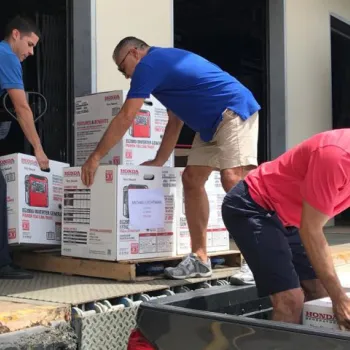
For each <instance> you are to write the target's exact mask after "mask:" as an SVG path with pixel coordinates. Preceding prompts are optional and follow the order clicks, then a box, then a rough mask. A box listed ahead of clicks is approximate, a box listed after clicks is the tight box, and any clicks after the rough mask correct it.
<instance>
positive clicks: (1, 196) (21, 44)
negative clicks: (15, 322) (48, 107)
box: [0, 17, 49, 279]
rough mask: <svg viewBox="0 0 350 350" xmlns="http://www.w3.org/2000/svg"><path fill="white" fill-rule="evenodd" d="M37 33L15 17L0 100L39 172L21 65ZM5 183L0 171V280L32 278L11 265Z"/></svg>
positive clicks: (40, 156) (3, 56) (42, 162)
mask: <svg viewBox="0 0 350 350" xmlns="http://www.w3.org/2000/svg"><path fill="white" fill-rule="evenodd" d="M39 36H40V34H39V31H38V29H37V28H36V26H35V24H34V23H32V22H31V21H30V20H28V19H25V18H21V17H15V18H14V19H13V20H12V21H11V22H10V23H9V24H8V25H7V28H6V31H5V40H3V41H1V42H0V97H1V96H3V95H4V94H5V92H7V93H8V94H9V97H10V98H11V101H12V103H13V106H14V108H15V111H16V115H17V120H18V122H19V124H20V126H21V128H22V130H23V132H24V134H25V136H26V137H27V139H28V141H29V142H30V143H31V145H32V146H33V149H34V153H35V156H36V159H37V161H38V163H39V166H40V167H41V168H42V169H47V168H48V167H49V160H48V159H47V157H46V155H45V153H44V151H43V148H42V146H41V142H40V138H39V135H38V133H37V131H36V128H35V124H34V118H33V113H32V110H31V109H30V106H29V105H28V102H27V99H26V95H25V91H24V86H23V78H22V66H21V62H22V61H24V60H25V59H26V58H27V57H29V56H32V55H33V54H34V47H35V46H36V44H37V43H38V41H39ZM6 196H7V194H6V181H5V179H4V177H3V175H2V174H1V172H0V279H1V278H2V279H4V278H7V279H23V278H31V277H32V275H31V274H29V273H28V272H26V271H23V270H21V269H19V268H17V267H14V266H12V264H11V259H10V254H9V249H8V240H7V203H6V200H7V198H6Z"/></svg>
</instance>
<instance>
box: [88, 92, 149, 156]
mask: <svg viewBox="0 0 350 350" xmlns="http://www.w3.org/2000/svg"><path fill="white" fill-rule="evenodd" d="M143 101H144V99H143V98H132V99H128V100H126V101H125V103H124V105H123V107H122V109H121V110H120V111H119V113H118V115H117V116H115V117H114V119H113V120H112V121H111V123H110V124H109V126H108V128H107V130H106V131H105V133H104V135H103V137H102V139H101V141H100V142H99V144H98V145H97V147H96V149H95V151H94V152H93V153H92V155H91V157H92V158H94V159H96V160H98V161H99V160H100V159H102V158H103V157H104V156H105V155H106V154H107V153H108V152H109V151H110V150H111V148H112V147H114V146H115V145H116V144H117V143H118V142H119V141H120V140H121V139H122V138H123V136H124V135H125V133H126V132H127V131H128V129H129V128H130V126H131V124H132V122H133V120H134V118H135V117H136V114H137V112H138V111H139V110H140V108H141V107H142V105H143Z"/></svg>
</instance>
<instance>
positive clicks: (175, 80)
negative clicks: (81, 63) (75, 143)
mask: <svg viewBox="0 0 350 350" xmlns="http://www.w3.org/2000/svg"><path fill="white" fill-rule="evenodd" d="M113 59H114V62H115V63H116V65H117V66H118V69H119V71H120V72H121V73H123V74H124V76H125V77H126V78H131V86H130V90H129V93H128V96H127V100H126V101H125V103H124V105H123V107H122V109H121V110H120V112H119V113H118V115H117V116H116V117H115V118H114V119H113V120H112V122H111V123H110V125H109V127H108V129H107V131H106V133H105V134H104V136H103V138H102V140H101V141H100V143H99V145H98V146H97V148H96V150H95V151H94V152H93V153H92V154H91V155H90V157H89V158H88V160H87V161H86V163H85V164H84V166H83V168H82V181H83V182H84V183H85V184H86V185H88V186H89V185H91V184H92V182H93V178H94V174H95V171H96V169H97V167H98V165H99V162H100V160H101V158H102V157H104V156H105V155H106V154H107V153H108V151H109V150H110V149H111V148H112V147H113V146H114V145H115V144H116V143H118V142H119V141H120V140H121V138H122V137H123V136H124V134H125V133H126V132H127V130H128V128H129V127H130V125H131V124H132V121H133V119H134V118H135V116H136V114H137V112H138V111H139V109H140V108H141V107H142V104H143V102H144V99H145V98H148V97H149V96H150V94H152V95H153V96H154V97H156V98H157V99H158V100H159V101H160V102H161V103H162V104H163V105H164V106H165V107H166V108H167V109H168V114H169V121H168V124H167V127H166V129H165V132H164V137H163V141H162V144H161V145H160V147H159V150H158V152H157V155H156V157H155V159H154V160H153V161H149V162H146V163H144V165H153V166H163V164H164V163H165V162H166V160H167V159H168V158H169V156H170V154H171V152H172V151H173V149H174V147H175V145H176V142H177V140H178V137H179V134H180V131H181V128H182V126H183V123H186V124H187V125H188V126H189V127H190V128H192V129H193V130H194V131H196V132H197V134H196V136H195V139H194V141H193V145H192V149H191V153H190V155H189V157H188V163H187V167H186V169H185V171H184V173H183V178H182V180H183V185H184V193H185V209H186V217H187V222H188V226H189V230H190V235H191V242H192V253H191V254H190V255H189V256H187V257H185V258H184V260H183V261H182V262H181V263H180V264H179V265H178V266H177V267H175V268H168V269H166V275H167V276H168V277H170V278H176V279H183V278H188V277H197V276H198V277H208V276H210V275H211V274H212V270H211V263H210V259H209V258H208V256H207V249H206V240H207V232H206V231H207V224H208V218H209V203H208V197H207V194H206V192H205V188H204V185H205V183H206V181H207V179H208V176H209V175H210V173H211V172H212V171H213V170H220V172H221V182H222V185H223V187H224V189H225V190H226V191H229V190H230V189H231V188H232V187H233V186H234V185H235V184H237V183H238V182H239V181H240V180H241V179H242V178H243V177H244V176H245V175H246V174H247V173H248V172H249V171H250V170H251V169H253V168H255V167H256V166H257V142H258V111H259V110H260V106H259V104H258V102H257V101H256V100H255V98H254V97H253V95H252V93H251V92H250V91H249V90H248V89H247V88H246V87H245V86H243V85H242V84H241V83H240V82H239V81H237V79H235V78H234V77H232V76H231V75H229V74H228V73H227V72H224V71H223V70H222V69H220V68H219V67H218V66H216V65H215V64H213V63H211V62H209V61H207V60H206V59H204V58H203V57H201V56H198V55H196V54H194V53H192V52H189V51H185V50H180V49H176V48H160V47H150V46H148V45H147V44H146V43H145V42H144V41H142V40H140V39H138V38H135V37H127V38H124V39H123V40H122V41H121V42H120V43H119V44H118V45H117V47H116V48H115V50H114V53H113Z"/></svg>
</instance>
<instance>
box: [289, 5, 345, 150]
mask: <svg viewBox="0 0 350 350" xmlns="http://www.w3.org/2000/svg"><path fill="white" fill-rule="evenodd" d="M331 14H332V15H333V14H334V15H335V16H336V17H338V18H343V19H344V20H346V21H348V22H349V23H350V0H285V30H286V36H285V45H286V52H285V53H286V123H287V125H286V130H287V131H286V143H287V145H286V146H287V149H288V148H290V147H292V146H294V145H295V144H297V143H299V142H301V141H302V140H304V139H306V138H308V137H310V136H311V135H313V134H315V133H318V132H321V131H324V130H328V129H331V128H332V85H331V83H332V82H331V42H330V15H331Z"/></svg>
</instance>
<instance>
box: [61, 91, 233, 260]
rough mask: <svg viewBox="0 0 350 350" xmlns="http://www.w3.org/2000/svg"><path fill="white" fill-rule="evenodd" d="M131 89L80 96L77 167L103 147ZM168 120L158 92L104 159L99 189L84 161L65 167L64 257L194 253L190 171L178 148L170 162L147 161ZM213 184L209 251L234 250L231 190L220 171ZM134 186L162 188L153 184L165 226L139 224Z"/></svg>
mask: <svg viewBox="0 0 350 350" xmlns="http://www.w3.org/2000/svg"><path fill="white" fill-rule="evenodd" d="M126 95H127V91H112V92H107V93H99V94H93V95H89V96H84V97H79V98H77V99H76V114H75V164H76V165H82V164H83V163H84V162H85V160H86V159H87V157H88V156H89V155H90V153H91V152H92V151H93V150H94V149H95V147H96V145H97V143H98V142H99V140H100V139H101V137H102V135H103V133H104V131H105V130H106V128H107V126H108V124H109V122H110V121H111V120H112V118H113V117H114V116H115V115H116V113H117V112H118V111H119V110H120V108H121V106H122V104H123V102H124V101H125V98H126ZM167 121H168V116H167V112H166V109H165V107H164V106H162V105H161V104H160V103H159V102H158V101H157V100H156V99H154V98H153V97H152V96H151V98H150V99H149V100H146V101H145V104H144V105H143V107H142V109H141V111H140V112H139V114H138V115H137V117H136V118H135V121H134V123H133V125H132V126H131V128H130V129H129V131H128V133H127V134H126V135H125V136H124V138H123V140H122V141H121V142H120V143H119V144H118V145H117V146H115V147H114V148H113V149H112V150H111V151H110V152H109V153H108V155H107V156H106V157H104V158H103V159H102V161H101V164H102V165H101V166H100V168H99V169H98V170H97V172H96V175H95V180H94V184H93V185H92V186H91V188H89V189H88V188H86V187H85V186H84V185H83V184H82V182H81V177H80V175H81V174H80V171H81V169H80V167H72V168H67V169H65V170H64V202H63V218H62V255H66V256H73V257H81V258H89V259H101V260H118V261H122V260H137V259H147V258H159V257H171V256H176V255H182V254H186V253H188V252H190V250H191V246H190V244H191V242H190V236H189V231H188V227H187V222H186V217H185V210H184V197H183V188H182V181H181V175H182V172H183V170H184V169H183V168H174V167H173V166H174V154H172V155H171V157H170V158H169V160H168V161H167V163H166V164H165V166H164V167H162V168H161V167H147V166H139V164H141V163H142V162H144V161H147V160H152V159H154V157H155V155H156V152H157V150H158V147H159V145H160V143H161V140H162V136H163V134H164V129H165V126H166V124H167ZM206 187H207V191H208V194H209V201H210V207H211V215H210V220H209V227H208V250H209V251H210V252H215V251H224V250H228V249H229V238H228V233H227V231H226V229H225V226H224V224H223V222H222V220H221V203H222V199H223V196H224V194H225V193H224V190H223V189H222V186H221V182H220V176H219V174H218V173H213V174H212V175H211V177H210V179H209V181H208V183H207V185H206ZM134 190H143V191H144V192H137V193H139V194H140V197H141V198H142V193H144V194H145V196H146V192H148V194H147V195H149V193H151V192H152V193H155V192H153V191H152V190H154V191H157V190H159V191H160V193H162V195H163V198H164V199H163V201H164V215H163V216H164V220H162V221H163V225H162V227H159V225H157V227H153V228H151V227H143V228H142V227H141V228H140V226H142V225H137V226H138V227H136V226H135V225H134V226H133V225H132V223H131V222H130V219H131V218H130V215H132V213H131V211H132V210H130V208H129V196H130V193H131V192H132V191H134ZM146 207H147V206H144V207H143V210H146V209H147V208H146Z"/></svg>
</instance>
